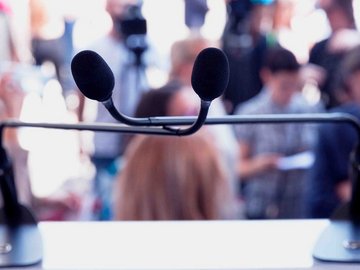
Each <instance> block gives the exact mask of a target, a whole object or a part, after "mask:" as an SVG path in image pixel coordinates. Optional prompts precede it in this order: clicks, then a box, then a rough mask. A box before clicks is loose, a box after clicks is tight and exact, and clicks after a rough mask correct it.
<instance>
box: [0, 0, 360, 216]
mask: <svg viewBox="0 0 360 270" xmlns="http://www.w3.org/2000/svg"><path fill="white" fill-rule="evenodd" d="M183 2H184V3H183V5H184V10H183V12H184V22H183V23H184V25H186V27H188V34H187V36H186V37H182V38H179V40H177V41H176V42H174V43H173V44H172V45H171V48H170V50H169V53H168V55H167V58H166V59H165V61H164V59H159V58H161V57H160V56H159V55H161V54H159V53H158V52H157V48H156V44H155V43H152V41H151V39H150V38H148V36H147V30H146V16H144V14H143V12H142V6H143V5H144V3H146V0H145V1H138V0H104V1H102V3H103V8H104V11H103V12H106V14H107V15H108V19H109V27H110V28H109V31H108V32H106V33H105V34H104V35H102V36H100V37H98V38H96V39H94V40H93V41H92V42H91V43H89V44H87V45H86V46H81V47H76V46H74V44H75V43H74V40H75V39H76V36H75V32H74V27H75V25H76V17H75V16H73V15H74V14H72V16H70V15H69V14H67V15H64V14H61V13H60V12H59V8H58V6H56V4H55V3H56V1H54V0H53V1H49V0H29V1H27V2H26V5H25V4H24V6H23V8H24V9H25V10H27V11H28V19H29V20H28V26H27V27H28V28H27V30H28V31H27V32H28V33H26V35H28V54H27V53H24V52H23V51H22V52H20V50H19V45H18V44H17V38H16V36H15V34H14V31H13V28H14V26H13V25H12V22H13V18H12V16H14V10H13V9H14V8H15V7H14V6H13V5H12V4H11V3H10V1H6V0H0V32H1V33H2V39H1V41H0V42H1V44H0V117H1V118H0V119H1V120H5V119H9V118H15V119H22V120H24V119H25V120H26V119H30V120H32V121H42V120H44V119H46V120H49V119H50V118H46V117H45V118H44V116H42V117H40V118H36V116H39V115H40V114H41V112H40V110H39V108H36V107H39V106H40V105H39V104H41V106H42V107H46V106H47V107H48V108H49V107H51V109H52V110H58V111H57V113H58V114H56V113H52V114H51V115H52V116H53V118H52V119H50V121H61V122H64V121H65V122H67V121H70V122H73V123H76V122H83V121H95V122H99V123H117V121H116V120H115V119H113V118H112V116H111V115H110V114H109V112H108V111H107V110H106V108H105V107H104V106H102V104H101V103H99V104H98V103H94V102H93V101H91V100H89V99H87V98H85V97H84V96H83V95H82V94H81V93H80V91H79V89H77V85H76V83H75V82H74V81H73V79H72V76H71V71H70V64H71V59H72V57H73V56H74V55H75V54H76V53H77V52H79V51H81V50H92V51H95V52H97V53H98V54H99V55H100V56H101V57H102V58H103V59H104V60H105V62H106V63H107V64H108V65H109V67H110V68H111V70H112V72H113V74H114V78H115V86H114V89H113V95H112V99H113V102H114V104H115V106H116V108H117V109H119V110H120V111H121V112H122V113H124V114H126V115H128V116H134V117H157V116H193V115H197V113H198V111H199V108H200V107H199V106H200V101H199V98H198V97H197V96H196V94H195V93H194V91H192V89H191V88H192V86H191V73H192V67H193V64H194V61H195V59H196V57H197V55H198V54H199V53H200V52H201V51H202V50H203V49H205V48H207V47H218V48H220V49H222V50H223V51H224V53H225V54H226V56H227V58H228V60H229V67H230V78H229V84H228V86H227V88H226V89H225V92H224V95H223V96H222V97H220V98H218V99H216V100H214V102H212V104H211V107H210V111H209V116H225V115H231V114H233V115H254V114H255V115H256V114H261V115H263V114H300V113H310V114H311V113H317V112H345V113H349V114H351V115H353V116H355V117H356V118H358V119H359V120H360V89H359V86H360V33H359V31H358V29H357V25H356V18H355V13H354V10H355V9H354V5H355V3H357V2H356V0H307V1H299V0H257V1H255V0H226V1H223V6H224V10H225V11H226V14H225V16H226V23H225V25H224V29H223V33H222V36H220V37H219V38H218V39H216V40H213V39H209V38H207V37H205V36H204V35H203V34H202V27H203V25H204V24H206V14H207V13H208V11H209V10H210V9H211V5H210V4H209V2H210V1H209V0H202V1H200V0H199V1H195V0H194V1H183ZM305 2H306V3H307V4H308V8H307V9H306V11H304V9H301V8H300V3H302V7H303V6H304V3H305ZM309 6H311V7H312V8H309ZM315 12H318V13H319V14H322V15H323V16H324V17H325V18H326V20H324V21H325V22H326V25H325V27H324V28H323V33H322V34H323V35H322V36H321V35H317V38H313V39H311V38H310V37H314V36H316V35H315V34H311V32H312V31H315V30H313V29H307V30H306V31H307V32H308V33H307V35H306V37H307V38H302V39H301V41H300V42H299V44H297V43H295V42H293V38H294V36H295V35H297V34H300V33H301V31H300V30H299V29H298V28H297V24H296V21H297V20H298V21H299V20H302V21H301V23H303V24H305V25H306V23H307V22H306V20H309V21H311V20H312V19H313V17H314V16H313V15H314V13H315ZM300 14H301V16H300ZM299 18H301V19H299ZM309 25H310V24H309ZM164 27H166V25H164ZM159 31H161V30H160V29H159ZM316 34H318V33H316ZM26 35H25V34H24V40H25V36H26ZM29 55H30V57H29ZM163 62H167V63H168V64H167V65H165V66H164V65H163ZM153 67H156V68H159V70H161V72H162V74H164V76H165V78H166V79H165V80H163V81H161V80H159V81H161V83H157V84H156V85H152V84H151V80H148V70H149V69H151V68H153ZM29 78H30V79H29ZM48 92H51V93H57V94H58V95H57V98H60V99H61V102H60V103H59V104H60V105H56V106H55V105H51V104H53V103H51V104H50V103H49V104H47V103H46V102H49V100H50V98H49V96H51V95H50V94H49V93H48ZM31 102H32V103H34V102H35V104H37V105H33V107H31V106H30V105H29V104H30V103H31ZM36 102H38V103H36ZM61 104H62V105H61ZM26 106H28V107H29V106H30V107H29V108H36V110H38V111H36V110H35V112H34V111H33V110H34V109H29V108H28V109H26ZM30 111H31V113H30V114H31V116H29V112H30ZM60 111H62V114H61V115H62V117H60V116H59V115H60ZM36 112H40V113H38V114H36ZM42 113H45V114H47V112H46V111H45V110H43V111H42ZM47 116H48V117H49V115H47ZM20 131H21V130H16V129H10V130H6V131H5V135H4V136H3V140H4V142H3V145H5V147H6V149H7V151H8V153H9V155H10V156H11V158H12V160H13V167H14V172H15V178H16V184H17V188H18V191H19V192H18V193H19V196H20V199H21V201H22V203H24V204H27V205H30V206H31V207H32V208H33V209H34V211H35V212H36V214H37V215H38V217H39V219H42V220H63V219H84V218H85V219H91V220H112V219H116V220H199V219H201V220H203V219H290V218H291V219H293V218H294V219H296V218H328V217H330V216H331V215H332V213H333V212H334V211H335V209H336V208H337V207H338V206H339V205H340V204H342V203H346V202H347V201H348V200H349V199H350V194H351V177H352V175H351V167H350V165H351V160H350V159H351V152H352V150H353V148H354V147H355V145H356V142H357V140H358V137H359V136H358V134H356V131H355V130H353V129H352V127H351V126H349V125H347V124H318V125H314V124H308V123H301V124H298V123H297V124H295V123H286V124H244V125H243V124H239V125H209V126H207V125H206V126H204V127H202V129H201V130H200V131H199V132H198V133H196V134H195V135H191V136H188V137H168V136H145V135H128V134H121V133H116V132H113V133H110V132H94V133H91V134H88V133H86V134H84V133H78V132H75V131H74V132H73V133H74V135H75V136H73V137H71V140H72V142H73V148H74V149H75V151H73V152H72V154H73V155H76V162H78V163H79V164H80V165H79V168H77V170H78V171H77V173H75V174H71V173H69V174H68V175H64V178H65V180H66V181H64V183H63V184H62V185H59V187H58V189H59V191H57V192H54V193H49V192H48V194H46V195H44V194H36V192H33V187H32V185H33V183H34V181H36V180H35V179H32V178H34V177H35V176H37V175H39V174H37V173H34V170H36V169H37V170H38V169H39V167H36V166H34V161H33V160H32V159H31V157H33V156H34V154H33V152H34V148H33V147H29V144H30V145H31V141H30V139H31V138H34V136H36V133H34V134H35V135H31V136H32V137H31V136H30V139H27V143H24V142H22V140H21V136H20ZM29 134H30V133H29ZM60 136H65V135H60ZM54 138H55V137H54ZM58 144H60V142H59V143H58ZM41 145H42V146H43V147H44V145H45V144H44V142H42V143H40V147H41ZM46 147H48V146H47V144H46ZM49 148H52V146H51V144H50V145H49ZM55 148H56V147H55V145H54V149H55ZM60 148H61V146H60ZM56 149H57V148H56ZM42 153H46V152H42ZM55 155H56V153H55ZM304 157H305V159H306V160H305V162H304V160H303V159H304ZM301 158H303V159H302V160H300V159H301ZM65 159H67V160H68V161H69V160H71V159H69V158H65ZM74 160H75V159H74ZM44 162H46V163H45V164H44ZM51 162H52V163H57V164H58V165H56V164H55V166H54V167H52V166H50V165H49V164H50V163H51ZM74 162H75V161H74ZM47 163H49V164H47ZM59 163H61V161H60V160H58V159H52V158H47V159H45V160H43V161H42V166H44V167H50V168H56V166H60V164H59ZM66 164H67V163H66ZM80 170H82V172H79V171H80ZM51 173H52V174H54V178H56V176H58V175H57V172H51ZM51 177H52V176H51ZM47 181H51V179H50V180H47ZM69 183H70V184H69ZM79 183H82V184H79Z"/></svg>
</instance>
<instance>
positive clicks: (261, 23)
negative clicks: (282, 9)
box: [249, 0, 274, 36]
mask: <svg viewBox="0 0 360 270" xmlns="http://www.w3.org/2000/svg"><path fill="white" fill-rule="evenodd" d="M251 2H252V8H251V10H250V21H249V22H250V32H251V33H252V34H253V35H255V36H256V35H259V34H265V33H268V32H270V31H271V30H272V27H273V13H274V5H273V3H274V1H273V0H251Z"/></svg>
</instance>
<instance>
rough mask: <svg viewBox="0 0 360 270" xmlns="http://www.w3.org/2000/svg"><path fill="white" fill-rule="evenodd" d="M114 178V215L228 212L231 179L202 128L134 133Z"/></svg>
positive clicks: (218, 215) (174, 216) (191, 216)
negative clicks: (186, 132) (176, 133)
mask: <svg viewBox="0 0 360 270" xmlns="http://www.w3.org/2000/svg"><path fill="white" fill-rule="evenodd" d="M117 180H118V183H117V186H116V190H115V205H114V214H115V215H114V217H115V219H119V220H202V219H222V218H229V217H231V214H230V213H229V212H231V210H232V207H231V195H230V194H231V193H230V192H229V187H228V185H229V181H228V180H227V179H226V174H225V172H224V167H223V164H222V163H221V160H220V155H219V153H218V151H217V150H216V148H215V147H214V146H213V143H212V142H211V141H210V140H209V139H208V137H206V136H205V134H204V133H201V132H200V133H198V134H195V135H192V136H189V137H170V136H137V137H136V138H135V139H134V140H133V141H132V143H131V144H130V146H129V148H128V149H127V152H126V164H125V167H124V168H123V170H122V172H121V174H120V175H119V177H118V179H117ZM227 202H229V203H227Z"/></svg>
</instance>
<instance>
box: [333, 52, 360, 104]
mask: <svg viewBox="0 0 360 270" xmlns="http://www.w3.org/2000/svg"><path fill="white" fill-rule="evenodd" d="M338 89H339V90H340V91H341V92H342V91H343V93H345V95H346V99H347V100H351V101H353V102H356V103H357V104H359V105H360V46H357V47H355V48H354V49H352V50H351V51H349V52H348V53H347V54H346V55H345V56H344V59H343V60H342V62H341V65H340V69H339V84H338Z"/></svg>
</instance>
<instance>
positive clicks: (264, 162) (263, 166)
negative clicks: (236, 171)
mask: <svg viewBox="0 0 360 270" xmlns="http://www.w3.org/2000/svg"><path fill="white" fill-rule="evenodd" d="M280 158H281V155H279V154H273V153H268V154H262V155H259V156H257V157H255V158H254V162H255V167H256V170H257V171H258V172H265V171H269V170H274V169H276V168H277V164H278V162H279V159H280Z"/></svg>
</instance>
